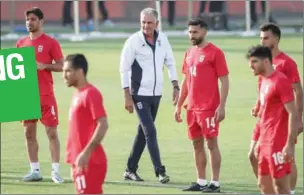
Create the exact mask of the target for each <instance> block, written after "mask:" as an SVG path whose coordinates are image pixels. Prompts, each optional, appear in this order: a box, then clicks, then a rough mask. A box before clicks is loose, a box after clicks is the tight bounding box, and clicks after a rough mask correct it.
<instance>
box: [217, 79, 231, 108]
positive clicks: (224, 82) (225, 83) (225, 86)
mask: <svg viewBox="0 0 304 195" xmlns="http://www.w3.org/2000/svg"><path fill="white" fill-rule="evenodd" d="M219 80H220V82H221V91H220V97H221V99H220V107H222V108H225V106H226V101H227V97H228V93H229V78H228V75H226V76H222V77H219Z"/></svg>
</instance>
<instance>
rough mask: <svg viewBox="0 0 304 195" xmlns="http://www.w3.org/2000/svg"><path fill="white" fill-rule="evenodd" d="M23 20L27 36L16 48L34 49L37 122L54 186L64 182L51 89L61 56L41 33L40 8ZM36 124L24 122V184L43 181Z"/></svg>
mask: <svg viewBox="0 0 304 195" xmlns="http://www.w3.org/2000/svg"><path fill="white" fill-rule="evenodd" d="M25 18H26V28H27V30H28V32H29V35H28V36H26V37H24V38H21V39H20V40H18V42H17V44H16V47H27V46H33V47H35V53H36V63H37V72H38V83H39V92H40V103H41V111H42V118H40V121H41V123H42V124H43V125H44V126H45V130H46V133H47V135H48V138H49V142H50V146H49V147H50V152H51V158H52V162H53V163H52V173H51V176H52V180H53V181H54V182H55V183H62V182H63V179H62V177H61V176H60V174H59V160H60V142H59V139H58V135H57V126H58V109H57V102H56V98H55V94H54V90H53V77H52V72H61V71H62V65H63V54H62V51H61V47H60V45H59V43H58V42H57V41H56V40H55V39H54V38H52V37H50V36H49V35H47V34H46V33H44V32H43V29H42V26H43V23H44V14H43V12H42V11H41V9H39V8H38V7H33V8H31V9H29V10H27V11H26V12H25ZM53 62H55V63H53ZM37 121H38V119H34V120H26V121H23V126H24V129H25V138H26V147H27V152H28V156H29V160H30V166H31V171H30V173H29V174H27V175H26V176H25V177H24V178H23V180H24V181H40V180H42V176H41V174H40V166H39V160H38V141H37V136H36V131H37Z"/></svg>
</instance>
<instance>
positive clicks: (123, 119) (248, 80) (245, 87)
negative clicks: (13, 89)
mask: <svg viewBox="0 0 304 195" xmlns="http://www.w3.org/2000/svg"><path fill="white" fill-rule="evenodd" d="M123 41H124V40H122V39H117V40H98V41H94V42H81V43H69V42H62V47H63V51H64V54H70V53H75V52H81V53H84V54H85V55H86V56H87V57H88V60H89V63H90V66H89V74H88V78H89V81H90V82H92V83H93V84H94V85H96V86H97V87H98V88H99V89H100V90H101V91H102V93H103V96H104V101H105V106H106V109H107V112H108V116H109V119H108V120H109V124H110V126H109V131H108V133H107V136H106V138H105V140H104V147H105V149H106V151H107V155H108V160H109V168H108V174H107V179H106V180H107V182H106V184H105V185H104V192H105V193H119V194H122V193H140V194H148V193H150V194H152V193H153V194H155V193H162V194H166V193H171V194H174V193H183V192H182V191H181V190H180V188H181V187H183V186H186V185H188V184H190V182H193V181H195V179H196V174H195V167H194V161H193V156H192V145H191V142H190V141H189V140H188V138H187V131H186V124H185V123H182V124H176V123H175V121H174V118H173V111H174V107H173V106H172V101H171V99H172V98H171V92H172V88H171V84H170V82H169V80H168V77H167V74H165V80H166V81H167V82H165V88H164V95H163V98H162V102H161V105H160V110H159V113H158V116H157V121H156V126H157V129H158V139H159V145H160V151H161V156H162V161H163V163H164V165H165V166H166V168H167V172H168V174H169V175H170V176H171V183H170V184H168V185H160V184H158V182H157V179H156V178H155V175H154V173H153V169H152V163H151V160H150V157H149V154H148V152H147V150H145V152H144V154H143V156H142V159H141V161H140V169H139V174H140V175H141V176H142V177H143V178H144V179H145V180H146V182H145V183H142V184H138V183H132V182H124V180H123V176H122V175H123V172H124V169H125V166H126V160H127V158H128V155H129V151H130V148H131V145H132V143H133V138H134V135H135V133H136V126H137V118H136V115H135V114H133V115H130V114H128V113H127V112H126V111H125V110H124V99H123V92H122V90H121V87H120V75H119V72H118V71H119V58H120V51H121V48H122V44H123ZM210 41H212V42H214V43H215V44H217V45H218V46H220V47H221V48H222V49H223V50H224V52H225V54H226V58H227V61H228V65H229V69H230V83H231V84H230V92H229V97H228V102H227V108H226V119H225V121H224V122H223V123H222V124H221V129H220V137H219V143H220V149H221V153H222V168H221V178H220V180H221V183H222V192H224V193H259V191H258V189H257V185H256V179H255V177H254V175H253V173H252V171H251V168H250V164H249V161H248V158H247V152H248V149H249V144H250V138H251V134H252V129H253V127H254V124H255V119H254V118H253V117H251V116H250V110H251V108H252V106H253V105H254V103H255V98H256V83H257V78H255V77H254V76H253V75H252V72H251V70H250V69H249V67H248V64H247V61H246V60H245V57H244V56H245V52H246V50H247V48H248V47H249V46H251V45H253V44H257V43H258V42H259V38H258V37H257V38H239V37H230V38H227V37H217V38H210ZM170 42H171V44H172V46H173V50H174V54H175V58H176V62H177V69H178V70H179V71H180V65H181V63H182V58H183V56H184V51H185V49H186V48H187V47H188V46H189V41H188V39H187V37H185V38H170ZM13 46H14V43H12V42H10V43H5V42H3V43H2V48H6V47H13ZM280 47H281V49H283V50H284V51H286V52H287V53H288V54H290V55H291V56H292V57H293V58H294V59H295V60H296V62H297V63H298V67H299V71H300V73H301V75H302V72H303V68H302V66H303V64H302V55H303V53H302V40H301V37H283V39H282V41H281V45H280ZM180 78H181V77H180ZM54 81H55V86H54V87H55V93H56V97H57V100H58V106H59V112H60V113H59V115H60V127H59V136H60V140H61V148H62V149H61V157H62V162H63V160H64V159H63V158H64V153H65V152H64V151H65V139H66V135H67V119H68V108H69V104H70V100H71V97H72V94H73V92H74V89H72V88H67V87H66V86H65V84H64V81H63V79H62V76H61V74H60V73H55V74H54ZM20 100H21V101H22V99H20ZM16 112H18V111H16ZM183 117H185V113H183ZM302 136H303V134H301V137H300V138H299V139H298V144H297V145H296V156H297V159H296V161H297V165H298V168H299V179H298V188H297V192H298V193H303V138H302ZM38 140H39V144H40V145H39V147H40V148H39V158H40V163H41V171H42V174H43V176H44V177H45V179H44V180H43V181H42V182H39V183H24V182H22V181H21V180H20V179H21V178H22V176H23V175H24V174H26V173H27V172H28V170H29V163H28V159H27V155H26V150H25V142H24V134H23V129H22V126H21V124H20V123H19V122H13V123H4V124H2V131H1V193H5V194H6V193H7V194H17V193H22V194H25V193H28V194H33V193H37V194H55V193H56V194H71V193H74V186H73V184H72V183H71V181H70V180H69V175H70V172H69V171H70V168H69V166H68V165H66V164H64V163H62V165H61V173H62V175H63V176H64V177H65V178H66V179H67V180H66V183H65V184H62V185H57V184H54V183H52V182H51V180H50V172H51V164H50V154H49V151H48V139H47V136H46V134H45V130H44V128H43V127H42V126H41V125H39V129H38ZM207 169H208V179H210V177H209V175H210V166H209V164H208V167H207ZM156 184H157V185H156Z"/></svg>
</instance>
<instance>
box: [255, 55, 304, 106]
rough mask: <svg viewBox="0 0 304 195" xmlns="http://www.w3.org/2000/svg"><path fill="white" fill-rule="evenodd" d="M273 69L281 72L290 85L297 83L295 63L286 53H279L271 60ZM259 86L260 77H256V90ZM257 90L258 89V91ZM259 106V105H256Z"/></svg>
mask: <svg viewBox="0 0 304 195" xmlns="http://www.w3.org/2000/svg"><path fill="white" fill-rule="evenodd" d="M272 64H273V67H274V68H275V69H276V70H278V71H280V72H282V73H283V74H284V75H285V76H286V77H287V79H289V80H290V82H291V83H299V82H301V80H300V75H299V71H298V68H297V64H296V62H295V61H294V60H293V59H292V58H291V57H289V56H288V55H287V54H286V53H284V52H281V53H279V54H278V55H277V56H275V57H274V58H273V59H272ZM260 85H261V76H259V77H258V88H260ZM258 90H259V89H258ZM257 106H259V105H257Z"/></svg>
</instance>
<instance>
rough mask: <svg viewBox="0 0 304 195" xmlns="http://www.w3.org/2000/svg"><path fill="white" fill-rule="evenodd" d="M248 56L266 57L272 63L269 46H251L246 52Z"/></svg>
mask: <svg viewBox="0 0 304 195" xmlns="http://www.w3.org/2000/svg"><path fill="white" fill-rule="evenodd" d="M250 57H257V58H260V59H265V58H268V59H269V61H270V62H271V63H272V53H271V50H270V49H269V47H266V46H263V45H257V46H253V47H251V48H249V49H248V52H247V54H246V58H247V59H249V58H250Z"/></svg>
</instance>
